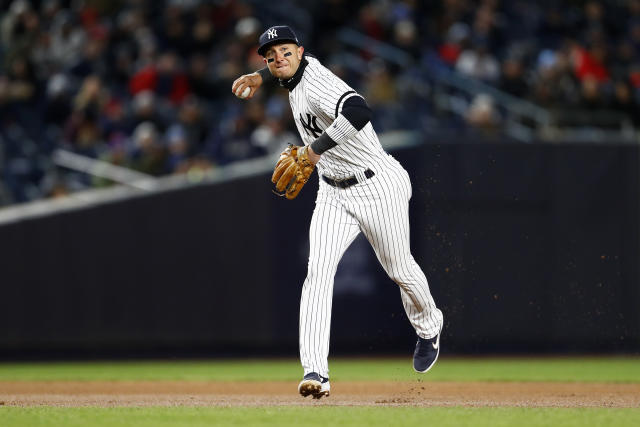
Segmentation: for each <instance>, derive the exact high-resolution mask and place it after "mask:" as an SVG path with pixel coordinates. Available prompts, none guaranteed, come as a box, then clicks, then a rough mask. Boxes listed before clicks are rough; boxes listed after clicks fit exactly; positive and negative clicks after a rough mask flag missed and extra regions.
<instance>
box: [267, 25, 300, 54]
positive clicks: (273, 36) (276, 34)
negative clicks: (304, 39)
mask: <svg viewBox="0 0 640 427" xmlns="http://www.w3.org/2000/svg"><path fill="white" fill-rule="evenodd" d="M285 42H293V43H295V44H297V45H298V46H300V42H299V41H298V37H296V33H294V32H293V30H292V29H291V28H290V27H288V26H286V25H276V26H275V27H271V28H269V29H268V30H267V31H265V32H264V33H262V35H261V36H260V39H259V43H260V47H258V54H260V55H262V56H264V53H265V52H266V50H267V49H268V48H269V46H271V45H273V44H280V43H285Z"/></svg>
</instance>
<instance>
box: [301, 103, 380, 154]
mask: <svg viewBox="0 0 640 427" xmlns="http://www.w3.org/2000/svg"><path fill="white" fill-rule="evenodd" d="M338 103H340V100H339V101H338ZM338 108H339V105H338V106H336V111H337V110H338ZM371 116H372V112H371V109H370V108H369V106H368V105H367V103H366V102H365V100H364V98H362V97H361V96H360V95H354V96H351V97H349V98H347V100H346V101H344V103H343V104H342V111H341V112H340V113H339V114H338V116H337V117H336V118H335V120H334V121H333V123H331V125H330V126H329V127H327V129H325V131H324V132H323V133H322V135H320V137H318V139H316V140H315V141H313V142H312V143H311V144H310V148H311V149H310V150H309V159H311V161H313V162H314V164H315V163H318V161H319V160H320V155H321V154H322V153H324V152H325V151H327V150H330V149H332V148H333V147H335V146H336V145H339V144H341V143H343V142H345V141H347V140H348V139H351V138H353V137H354V136H355V135H356V134H357V133H358V132H360V131H361V130H362V129H363V128H364V127H365V126H366V125H367V123H369V122H370V121H371Z"/></svg>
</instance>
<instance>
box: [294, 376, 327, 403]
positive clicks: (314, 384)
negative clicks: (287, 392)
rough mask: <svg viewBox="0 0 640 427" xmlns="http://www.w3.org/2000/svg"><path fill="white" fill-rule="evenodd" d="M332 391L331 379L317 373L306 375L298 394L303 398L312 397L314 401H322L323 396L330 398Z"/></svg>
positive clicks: (299, 386)
mask: <svg viewBox="0 0 640 427" xmlns="http://www.w3.org/2000/svg"><path fill="white" fill-rule="evenodd" d="M330 390H331V385H330V384H329V378H325V377H322V376H320V375H318V374H317V373H315V372H310V373H308V374H307V375H305V376H304V378H303V379H302V381H300V384H299V385H298V393H300V395H301V396H302V397H307V396H309V395H311V396H313V398H314V399H320V398H321V397H323V396H327V397H328V396H329V391H330Z"/></svg>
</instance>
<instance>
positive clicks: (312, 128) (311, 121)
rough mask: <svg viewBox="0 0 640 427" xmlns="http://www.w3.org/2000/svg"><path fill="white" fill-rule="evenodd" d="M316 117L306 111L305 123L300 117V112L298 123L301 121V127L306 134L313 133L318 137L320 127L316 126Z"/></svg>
mask: <svg viewBox="0 0 640 427" xmlns="http://www.w3.org/2000/svg"><path fill="white" fill-rule="evenodd" d="M316 120H318V118H317V117H316V116H314V115H312V114H309V113H307V121H306V123H305V121H304V119H303V118H302V114H300V123H302V127H303V128H304V131H305V133H306V134H307V135H313V137H314V138H317V137H319V136H320V135H321V134H322V129H320V128H319V127H318V123H316Z"/></svg>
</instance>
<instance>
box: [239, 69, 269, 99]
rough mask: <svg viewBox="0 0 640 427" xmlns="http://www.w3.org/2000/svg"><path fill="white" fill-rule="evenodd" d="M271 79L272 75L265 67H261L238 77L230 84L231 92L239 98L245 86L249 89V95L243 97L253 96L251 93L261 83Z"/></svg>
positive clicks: (253, 92)
mask: <svg viewBox="0 0 640 427" xmlns="http://www.w3.org/2000/svg"><path fill="white" fill-rule="evenodd" d="M271 80H273V76H272V75H271V72H269V69H268V68H267V67H264V68H262V69H261V70H258V71H255V72H253V73H251V74H245V75H242V76H240V77H238V78H237V79H236V80H235V81H234V82H233V84H232V85H231V92H233V94H234V95H235V96H237V97H238V98H241V96H240V95H241V94H242V92H244V90H245V89H246V88H249V89H250V92H249V95H247V96H246V97H245V99H251V98H253V95H254V94H255V93H256V91H257V90H258V88H259V87H260V86H261V85H262V83H264V82H267V81H271Z"/></svg>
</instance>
